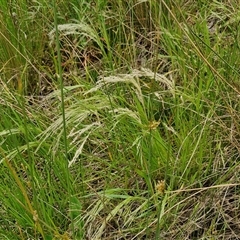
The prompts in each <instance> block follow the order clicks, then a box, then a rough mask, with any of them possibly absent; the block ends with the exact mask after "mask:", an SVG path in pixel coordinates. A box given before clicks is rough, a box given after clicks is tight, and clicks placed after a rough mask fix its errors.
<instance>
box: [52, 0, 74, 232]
mask: <svg viewBox="0 0 240 240" xmlns="http://www.w3.org/2000/svg"><path fill="white" fill-rule="evenodd" d="M53 9H54V27H55V42H56V47H57V65H58V75H57V77H58V79H59V83H60V91H61V112H62V118H63V122H62V123H63V141H64V152H65V162H64V165H65V174H66V181H67V189H68V197H69V201H68V202H69V203H70V200H71V196H72V188H71V181H70V174H69V171H68V161H67V159H68V142H67V129H66V117H65V105H64V89H63V88H64V86H63V70H62V65H61V62H62V58H61V52H60V44H59V41H60V40H59V32H58V20H57V6H56V1H55V0H53ZM71 227H72V231H73V232H74V225H73V219H71Z"/></svg>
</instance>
